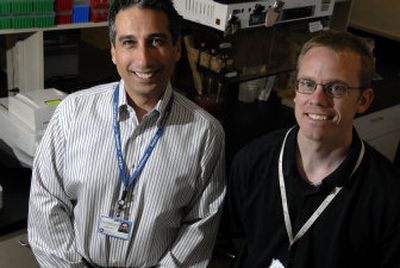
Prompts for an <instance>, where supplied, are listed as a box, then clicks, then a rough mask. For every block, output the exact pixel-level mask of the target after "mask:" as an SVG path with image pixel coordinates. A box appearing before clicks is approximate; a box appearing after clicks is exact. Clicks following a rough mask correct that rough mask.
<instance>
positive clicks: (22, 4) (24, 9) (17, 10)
mask: <svg viewBox="0 0 400 268" xmlns="http://www.w3.org/2000/svg"><path fill="white" fill-rule="evenodd" d="M32 11H33V1H29V0H12V1H11V13H13V14H28V13H32Z"/></svg>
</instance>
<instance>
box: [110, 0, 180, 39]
mask: <svg viewBox="0 0 400 268" xmlns="http://www.w3.org/2000/svg"><path fill="white" fill-rule="evenodd" d="M133 6H135V7H138V8H143V9H145V8H148V9H154V10H160V11H162V12H164V13H165V14H166V15H167V17H168V24H169V25H168V26H169V31H170V33H171V36H172V42H173V43H174V44H176V41H177V40H178V37H179V36H180V34H181V21H182V18H181V16H180V15H179V14H178V12H177V11H176V9H175V8H174V5H173V3H172V1H171V0H113V1H112V3H111V6H110V12H109V15H108V26H109V36H110V41H111V43H112V44H113V45H115V36H116V32H115V31H116V29H115V17H116V15H117V14H118V12H120V11H121V10H125V9H127V8H130V7H133Z"/></svg>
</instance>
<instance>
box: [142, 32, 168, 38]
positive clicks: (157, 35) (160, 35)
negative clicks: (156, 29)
mask: <svg viewBox="0 0 400 268" xmlns="http://www.w3.org/2000/svg"><path fill="white" fill-rule="evenodd" d="M153 38H162V39H168V34H165V33H152V34H149V36H148V37H147V38H146V39H153Z"/></svg>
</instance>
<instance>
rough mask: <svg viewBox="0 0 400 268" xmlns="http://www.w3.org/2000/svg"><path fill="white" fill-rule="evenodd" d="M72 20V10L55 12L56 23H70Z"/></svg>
mask: <svg viewBox="0 0 400 268" xmlns="http://www.w3.org/2000/svg"><path fill="white" fill-rule="evenodd" d="M71 22H72V11H70V10H67V11H60V12H57V13H56V24H70V23H71Z"/></svg>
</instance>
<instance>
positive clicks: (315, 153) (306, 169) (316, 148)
mask: <svg viewBox="0 0 400 268" xmlns="http://www.w3.org/2000/svg"><path fill="white" fill-rule="evenodd" d="M297 142H298V151H297V153H296V163H297V169H298V171H299V173H300V175H301V176H302V177H303V178H304V179H305V180H306V181H307V182H309V183H310V184H312V185H318V184H320V183H321V182H322V180H323V179H324V178H325V177H326V176H328V175H329V174H331V173H332V172H333V171H335V170H336V169H337V168H338V167H339V165H340V164H341V163H342V162H343V160H344V159H345V157H346V155H347V152H348V150H349V148H350V145H351V139H350V141H348V142H344V143H341V144H337V143H335V142H332V143H329V142H326V141H325V142H318V141H313V140H308V139H306V138H304V137H302V136H301V135H298V137H297Z"/></svg>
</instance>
